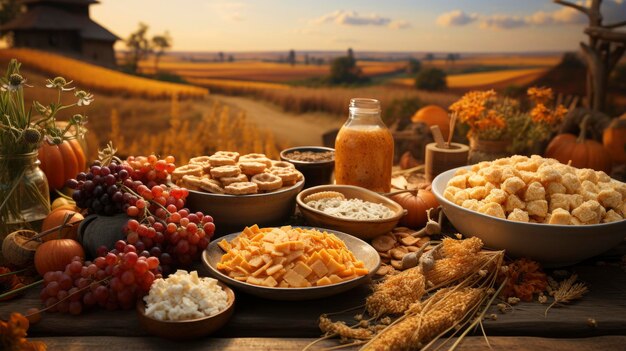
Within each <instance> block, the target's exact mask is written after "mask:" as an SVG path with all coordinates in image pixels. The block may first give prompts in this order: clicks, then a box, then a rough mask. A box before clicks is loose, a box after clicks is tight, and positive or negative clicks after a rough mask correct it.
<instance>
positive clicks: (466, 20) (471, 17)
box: [437, 10, 478, 27]
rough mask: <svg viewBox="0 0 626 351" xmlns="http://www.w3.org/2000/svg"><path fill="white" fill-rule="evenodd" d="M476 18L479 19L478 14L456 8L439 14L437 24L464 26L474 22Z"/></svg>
mask: <svg viewBox="0 0 626 351" xmlns="http://www.w3.org/2000/svg"><path fill="white" fill-rule="evenodd" d="M476 19H478V15H477V14H475V13H473V14H467V13H465V12H463V11H461V10H454V11H450V12H446V13H442V14H441V15H439V17H437V24H438V25H440V26H442V27H454V26H464V25H466V24H470V23H472V22H474V21H475V20H476Z"/></svg>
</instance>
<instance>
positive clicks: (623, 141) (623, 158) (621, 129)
mask: <svg viewBox="0 0 626 351" xmlns="http://www.w3.org/2000/svg"><path fill="white" fill-rule="evenodd" d="M602 144H604V147H605V148H606V150H607V151H608V152H609V154H610V155H611V159H613V163H615V164H626V113H625V114H623V115H622V116H621V117H620V118H617V119H614V120H613V121H612V122H611V124H609V126H608V127H607V128H606V129H605V130H604V133H603V134H602Z"/></svg>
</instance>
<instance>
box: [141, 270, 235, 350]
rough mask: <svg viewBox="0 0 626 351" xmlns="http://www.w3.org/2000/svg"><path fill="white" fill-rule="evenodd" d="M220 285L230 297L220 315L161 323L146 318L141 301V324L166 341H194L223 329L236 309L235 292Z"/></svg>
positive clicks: (144, 308)
mask: <svg viewBox="0 0 626 351" xmlns="http://www.w3.org/2000/svg"><path fill="white" fill-rule="evenodd" d="M218 285H219V286H220V287H221V288H222V289H223V290H224V291H225V292H226V295H227V296H228V306H226V309H224V310H223V311H221V312H219V313H218V314H215V315H212V316H209V317H202V318H197V319H188V320H181V321H161V320H158V319H154V318H152V317H148V316H146V305H145V303H144V302H143V301H139V302H138V303H137V316H138V318H139V324H140V325H141V326H142V328H143V329H144V330H146V331H147V332H149V333H150V334H152V335H156V336H159V337H162V338H166V339H172V340H193V339H196V338H200V337H203V336H207V335H209V334H211V333H213V332H215V331H217V330H218V329H220V328H221V327H223V326H224V325H225V324H226V323H227V322H228V320H229V319H230V317H231V316H232V314H233V311H234V308H235V293H234V292H233V290H232V289H231V288H229V287H228V286H226V285H225V284H223V283H221V282H218Z"/></svg>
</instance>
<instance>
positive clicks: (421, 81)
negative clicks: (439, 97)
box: [415, 68, 447, 90]
mask: <svg viewBox="0 0 626 351" xmlns="http://www.w3.org/2000/svg"><path fill="white" fill-rule="evenodd" d="M415 87H416V88H417V89H424V90H444V89H446V87H447V83H446V73H445V72H444V71H442V70H440V69H438V68H428V69H423V70H421V71H420V72H419V73H418V74H417V77H415Z"/></svg>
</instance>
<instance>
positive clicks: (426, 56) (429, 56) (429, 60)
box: [424, 52, 435, 62]
mask: <svg viewBox="0 0 626 351" xmlns="http://www.w3.org/2000/svg"><path fill="white" fill-rule="evenodd" d="M434 59H435V55H434V54H432V53H430V52H429V53H427V54H426V55H424V60H425V61H428V62H431V61H432V60H434Z"/></svg>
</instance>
